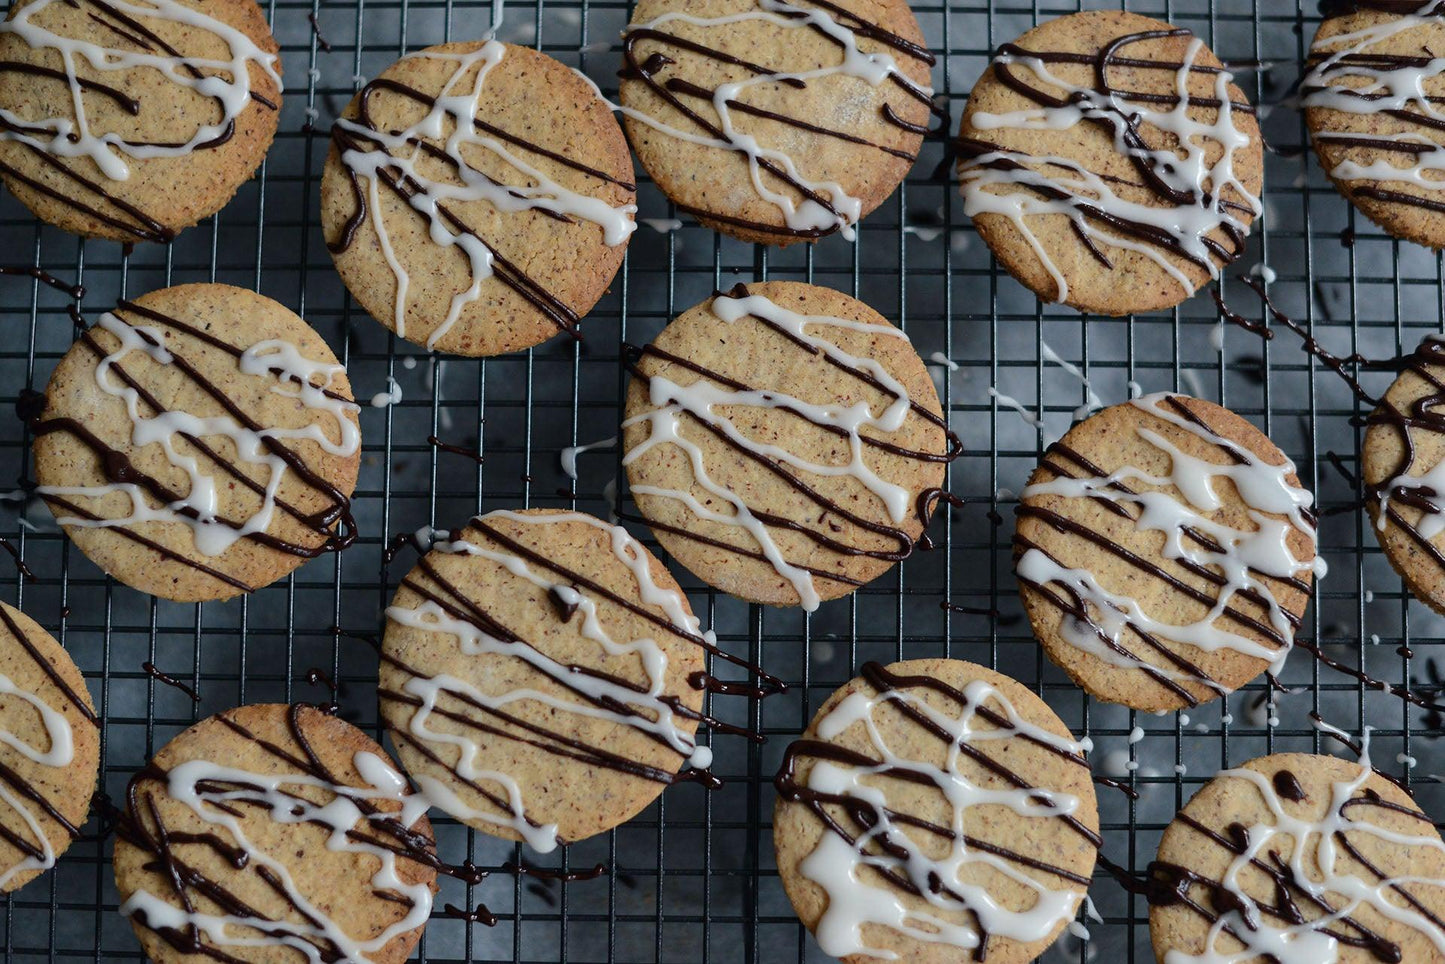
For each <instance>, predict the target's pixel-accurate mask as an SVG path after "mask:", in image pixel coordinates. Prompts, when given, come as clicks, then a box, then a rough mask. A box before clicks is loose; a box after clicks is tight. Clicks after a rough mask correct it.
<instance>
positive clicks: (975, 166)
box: [959, 35, 1263, 302]
mask: <svg viewBox="0 0 1445 964" xmlns="http://www.w3.org/2000/svg"><path fill="white" fill-rule="evenodd" d="M1137 36H1139V37H1140V39H1143V40H1147V39H1151V38H1149V37H1147V36H1146V35H1137ZM1135 42H1137V41H1135ZM1129 46H1130V45H1129V44H1123V45H1120V46H1119V47H1118V48H1117V49H1116V50H1115V51H1114V53H1116V54H1118V55H1119V56H1121V57H1129V56H1131V53H1130V51H1129V49H1128V48H1129ZM1015 49H1016V48H1015ZM1203 49H1204V43H1203V41H1201V40H1199V39H1198V38H1197V37H1192V38H1191V39H1190V41H1189V45H1188V50H1187V52H1186V53H1185V55H1184V56H1183V58H1182V63H1181V64H1180V65H1179V66H1178V67H1177V69H1175V71H1174V74H1175V78H1176V80H1175V84H1174V94H1175V96H1176V97H1177V101H1176V103H1174V104H1173V105H1172V106H1169V107H1168V109H1163V107H1161V106H1151V105H1150V103H1149V102H1147V101H1143V100H1137V99H1131V98H1130V97H1129V96H1128V92H1127V91H1117V90H1099V89H1097V88H1096V87H1094V86H1085V85H1079V84H1073V83H1069V82H1068V81H1065V80H1063V79H1061V78H1060V77H1059V76H1057V74H1056V73H1055V72H1054V71H1051V70H1050V69H1049V65H1048V64H1047V63H1046V61H1045V60H1043V59H1041V57H1040V56H1029V53H1028V52H1027V51H1018V52H1013V51H1010V50H1008V49H1005V50H1003V51H1001V52H1000V53H999V54H998V55H997V56H996V57H995V58H994V60H993V66H994V69H995V70H999V69H1003V68H1006V69H1008V70H1010V71H1019V70H1023V71H1026V72H1028V73H1029V74H1032V75H1033V78H1032V80H1031V81H1030V80H1023V82H1024V83H1028V84H1029V86H1033V87H1038V88H1040V89H1041V90H1043V91H1045V92H1047V93H1048V95H1049V96H1051V97H1052V96H1057V97H1059V98H1061V99H1062V100H1063V101H1064V102H1065V103H1064V104H1063V105H1061V106H1053V105H1039V106H1036V107H1029V108H1026V109H1023V110H1017V111H1011V112H1009V113H1005V114H994V113H988V112H983V111H980V112H977V113H974V114H972V115H970V116H969V124H970V125H971V126H972V128H973V130H974V131H977V132H987V131H995V130H1014V131H1029V130H1037V131H1049V132H1060V131H1067V130H1071V129H1073V128H1075V127H1079V126H1080V125H1083V132H1081V135H1080V136H1082V134H1083V133H1086V132H1087V131H1088V130H1089V129H1090V128H1092V127H1094V126H1095V124H1098V123H1102V124H1103V125H1104V126H1105V128H1106V129H1108V130H1109V131H1110V136H1111V137H1112V139H1113V142H1114V149H1115V150H1116V151H1118V152H1119V153H1120V154H1123V155H1127V156H1130V157H1133V158H1139V159H1142V160H1143V161H1144V162H1145V163H1147V164H1149V166H1150V168H1151V170H1152V171H1153V172H1154V174H1155V175H1157V176H1158V177H1159V178H1160V179H1161V180H1162V181H1163V182H1164V184H1165V186H1166V187H1167V188H1168V189H1169V190H1170V191H1172V192H1175V193H1176V194H1179V195H1181V196H1184V197H1187V198H1188V201H1187V202H1185V203H1173V202H1170V201H1169V200H1167V199H1166V198H1165V197H1164V196H1163V195H1157V196H1155V192H1153V191H1152V190H1151V189H1150V188H1149V187H1148V186H1147V185H1140V186H1139V190H1143V191H1145V192H1146V193H1149V194H1151V196H1155V203H1150V202H1146V201H1135V200H1129V199H1127V198H1126V197H1123V196H1121V195H1120V193H1119V191H1118V190H1116V188H1117V187H1119V186H1120V185H1119V184H1118V183H1117V182H1116V181H1114V180H1112V179H1110V178H1106V177H1102V176H1100V175H1099V174H1097V173H1095V172H1093V171H1090V170H1088V169H1087V168H1085V167H1084V166H1083V165H1082V164H1081V163H1080V162H1079V161H1078V160H1074V159H1070V158H1067V157H1056V156H1048V155H1033V154H1029V153H1026V152H1024V151H1020V150H1013V149H1008V148H1004V147H1002V146H1000V145H997V144H993V143H989V142H985V141H981V140H980V141H973V143H974V150H972V151H970V152H969V153H968V156H966V157H965V158H964V160H963V161H962V162H961V164H960V166H959V172H960V176H961V179H962V191H963V197H964V213H965V214H967V215H968V216H969V217H970V218H976V217H978V216H980V215H988V214H994V215H1000V216H1002V217H1006V218H1008V219H1009V220H1010V221H1011V222H1012V223H1013V225H1014V227H1015V228H1016V229H1017V230H1018V232H1019V233H1020V234H1021V235H1022V236H1023V238H1024V239H1025V241H1026V242H1027V243H1028V245H1029V247H1030V249H1031V250H1032V251H1033V253H1034V255H1035V257H1037V258H1038V259H1039V262H1040V263H1041V264H1042V265H1043V267H1044V269H1045V270H1046V271H1047V272H1048V274H1049V276H1050V277H1051V278H1052V279H1053V281H1054V284H1055V286H1056V289H1057V291H1056V294H1055V300H1056V301H1060V302H1062V301H1067V300H1068V298H1069V284H1068V281H1067V279H1066V278H1065V277H1064V272H1063V271H1062V270H1060V268H1059V267H1058V265H1056V264H1055V263H1054V261H1053V259H1052V258H1050V257H1049V255H1048V252H1047V251H1046V250H1045V249H1044V246H1043V244H1042V242H1041V241H1040V240H1039V236H1038V234H1037V233H1036V232H1035V229H1034V227H1033V226H1031V225H1030V223H1029V219H1030V218H1037V217H1040V216H1043V215H1051V214H1053V215H1063V216H1064V217H1066V218H1068V219H1069V220H1070V221H1071V222H1072V224H1073V228H1074V230H1075V231H1076V232H1077V233H1078V234H1079V235H1080V236H1082V237H1083V238H1086V239H1087V240H1088V242H1089V243H1090V244H1092V245H1093V246H1094V247H1096V248H1098V249H1099V250H1101V251H1102V250H1104V249H1107V248H1118V249H1120V250H1123V251H1132V252H1136V253H1138V254H1141V255H1143V256H1144V257H1146V258H1148V259H1149V260H1150V261H1152V262H1154V263H1155V264H1156V265H1158V266H1159V267H1160V268H1161V269H1163V270H1164V272H1165V273H1166V274H1168V275H1169V276H1170V277H1171V278H1173V279H1174V280H1175V281H1176V282H1177V283H1178V284H1179V286H1180V287H1181V288H1182V289H1183V290H1184V292H1185V294H1186V295H1190V294H1193V293H1194V290H1195V283H1194V281H1193V280H1192V279H1191V278H1190V277H1189V276H1188V275H1187V274H1185V272H1184V271H1182V270H1181V269H1180V268H1179V266H1178V265H1177V264H1176V263H1175V262H1174V260H1172V259H1171V257H1170V255H1169V254H1168V248H1169V247H1170V246H1172V247H1176V248H1177V250H1178V252H1179V253H1181V254H1183V255H1185V256H1187V257H1188V258H1189V259H1190V260H1191V261H1194V262H1196V263H1197V264H1198V265H1199V266H1200V267H1204V268H1206V269H1207V270H1208V272H1209V275H1210V277H1211V278H1217V277H1219V270H1220V265H1219V254H1218V253H1217V252H1216V251H1214V250H1212V249H1211V247H1210V245H1209V244H1208V243H1207V240H1206V239H1209V238H1211V237H1213V236H1215V235H1217V234H1219V233H1220V232H1221V231H1222V232H1224V233H1225V234H1226V235H1228V234H1235V235H1237V236H1238V237H1239V238H1241V239H1242V238H1243V237H1244V236H1246V235H1248V234H1249V221H1248V220H1247V219H1245V218H1243V217H1242V216H1241V212H1239V211H1237V210H1235V209H1234V208H1233V207H1232V206H1231V205H1232V204H1238V205H1242V206H1243V207H1245V208H1246V209H1247V210H1248V211H1249V212H1250V213H1251V215H1256V216H1257V215H1258V214H1259V213H1260V212H1261V211H1262V210H1263V209H1262V207H1261V205H1260V200H1259V198H1258V197H1256V196H1255V195H1254V194H1252V193H1251V192H1250V191H1249V190H1248V188H1247V187H1246V186H1245V184H1244V183H1243V181H1241V180H1240V177H1239V175H1238V174H1237V173H1236V171H1235V152H1236V151H1239V150H1243V149H1246V148H1248V147H1249V146H1250V143H1251V141H1252V140H1253V138H1252V136H1251V135H1250V134H1248V133H1246V132H1245V131H1242V130H1240V128H1239V127H1238V126H1237V124H1236V122H1235V115H1236V113H1238V110H1237V108H1236V106H1235V103H1234V101H1233V100H1232V99H1231V93H1230V83H1231V81H1232V79H1233V75H1231V74H1230V73H1229V72H1228V71H1223V70H1221V71H1219V72H1218V73H1215V74H1213V75H1212V79H1213V91H1212V97H1214V98H1215V99H1217V100H1218V101H1219V102H1220V107H1219V108H1218V109H1214V108H1212V107H1209V108H1206V107H1193V108H1191V106H1190V77H1191V75H1192V74H1193V73H1194V68H1195V61H1196V60H1197V59H1198V57H1199V54H1200V51H1201V50H1203ZM1136 56H1141V57H1142V56H1145V55H1143V54H1138V55H1136ZM1201 111H1203V112H1206V113H1212V114H1213V115H1214V118H1213V120H1212V121H1204V120H1200V119H1198V118H1197V117H1195V116H1193V115H1194V114H1198V113H1200V112H1201ZM1149 128H1153V129H1156V130H1157V131H1159V132H1162V134H1163V135H1165V137H1164V140H1165V141H1166V143H1167V144H1168V145H1170V146H1167V147H1161V148H1150V147H1141V146H1135V145H1134V144H1132V143H1131V142H1130V137H1131V136H1132V134H1134V133H1139V132H1144V131H1146V130H1147V129H1149ZM965 140H966V141H968V140H971V139H970V138H967V137H965ZM1211 149H1214V150H1220V154H1219V157H1218V158H1216V159H1215V160H1214V161H1212V162H1211V161H1210V160H1209V158H1208V154H1209V152H1210V151H1211ZM1000 189H1001V190H1000ZM1056 194H1062V195H1063V196H1062V197H1057V196H1053V195H1056ZM1090 210H1092V211H1095V212H1102V214H1103V215H1104V216H1106V217H1111V218H1118V219H1122V220H1124V221H1128V222H1131V223H1133V224H1135V225H1139V226H1142V228H1143V229H1145V230H1147V231H1149V232H1151V233H1155V234H1157V236H1159V237H1161V238H1165V239H1167V241H1168V246H1165V247H1160V246H1159V245H1157V244H1156V243H1152V242H1148V241H1144V240H1142V239H1139V238H1135V237H1132V236H1125V235H1124V234H1123V232H1122V231H1121V230H1120V229H1119V228H1118V227H1116V226H1113V225H1110V224H1108V223H1107V222H1105V221H1103V220H1101V219H1100V218H1098V217H1097V216H1091V215H1090V214H1089V213H1087V212H1088V211H1090Z"/></svg>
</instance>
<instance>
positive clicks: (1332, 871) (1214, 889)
mask: <svg viewBox="0 0 1445 964" xmlns="http://www.w3.org/2000/svg"><path fill="white" fill-rule="evenodd" d="M1363 762H1364V763H1365V765H1364V766H1361V765H1360V764H1358V763H1351V762H1348V761H1346V760H1341V759H1338V758H1336V757H1329V756H1315V755H1312V754H1308V753H1279V754H1276V755H1274V756H1266V757H1261V758H1259V759H1257V760H1250V761H1249V762H1248V763H1246V764H1244V766H1242V767H1240V768H1238V769H1234V770H1225V771H1223V772H1222V773H1220V774H1219V775H1218V776H1216V777H1215V778H1214V779H1213V780H1211V781H1209V783H1207V784H1205V785H1204V786H1203V787H1202V788H1201V789H1200V790H1199V792H1198V793H1196V794H1195V795H1194V797H1193V799H1191V800H1190V801H1189V802H1188V803H1187V804H1185V805H1184V809H1183V810H1180V811H1179V815H1178V816H1176V817H1175V818H1174V822H1173V823H1171V824H1170V825H1169V826H1168V827H1167V828H1166V829H1165V831H1164V836H1163V838H1162V839H1161V841H1160V843H1159V858H1158V860H1156V861H1154V863H1153V864H1151V865H1150V874H1151V878H1152V879H1151V881H1150V889H1151V896H1150V901H1149V933H1150V936H1151V937H1152V939H1153V943H1154V955H1155V959H1156V960H1158V961H1159V962H1160V964H1164V962H1165V961H1170V962H1174V961H1181V962H1182V961H1239V962H1241V964H1242V962H1245V961H1248V962H1251V964H1254V962H1263V961H1268V960H1281V961H1331V962H1334V964H1375V962H1379V961H1408V962H1410V964H1427V962H1433V964H1440V962H1441V961H1445V923H1442V920H1445V844H1442V843H1441V841H1440V834H1439V832H1438V831H1436V830H1435V828H1434V826H1433V825H1432V823H1431V821H1430V818H1429V816H1427V815H1426V814H1425V813H1423V812H1421V810H1420V808H1419V806H1418V805H1417V804H1416V803H1415V801H1414V800H1412V799H1411V798H1410V795H1409V794H1408V793H1406V792H1405V791H1404V790H1402V789H1401V788H1400V787H1399V786H1398V785H1396V784H1395V783H1394V782H1393V781H1391V780H1389V779H1387V778H1386V777H1385V776H1383V775H1381V774H1380V773H1379V772H1378V771H1374V770H1371V769H1370V768H1369V759H1368V757H1366V758H1365V760H1364V761H1363ZM1326 908H1328V910H1327V909H1326ZM1246 921H1248V923H1246Z"/></svg>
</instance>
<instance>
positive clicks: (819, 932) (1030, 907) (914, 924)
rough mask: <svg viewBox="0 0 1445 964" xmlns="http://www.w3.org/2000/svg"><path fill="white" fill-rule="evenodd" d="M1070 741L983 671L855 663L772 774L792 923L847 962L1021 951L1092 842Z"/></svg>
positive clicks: (1052, 924) (1076, 881) (1058, 917)
mask: <svg viewBox="0 0 1445 964" xmlns="http://www.w3.org/2000/svg"><path fill="white" fill-rule="evenodd" d="M1084 750H1085V744H1083V743H1081V742H1079V741H1077V740H1075V739H1074V738H1073V736H1072V734H1070V733H1069V731H1068V729H1067V728H1066V727H1065V726H1064V724H1063V723H1061V722H1060V721H1059V718H1058V717H1057V716H1055V715H1054V713H1053V711H1052V710H1050V709H1049V708H1048V707H1047V706H1046V705H1045V704H1044V702H1043V701H1042V700H1040V699H1039V698H1038V697H1037V696H1035V695H1034V694H1033V693H1031V692H1029V690H1027V689H1026V688H1025V687H1023V686H1022V685H1020V684H1019V683H1017V682H1016V681H1014V680H1012V679H1009V678H1008V677H1007V676H1004V675H1002V674H1000V673H996V672H994V671H992V670H989V669H985V668H984V667H982V666H976V665H974V664H973V663H965V662H963V661H962V660H956V659H915V660H909V661H907V662H902V663H894V664H892V665H891V666H886V667H885V666H880V665H879V664H877V663H867V664H865V665H864V666H863V672H862V675H861V676H859V677H858V678H857V679H855V680H853V681H851V682H849V683H846V684H844V685H843V686H842V687H841V688H840V689H838V690H837V691H836V692H835V693H834V694H833V695H832V696H830V697H828V700H827V702H825V703H824V704H823V706H822V707H821V708H820V709H819V710H818V713H817V715H816V716H814V717H813V722H812V723H811V724H809V726H808V729H807V730H806V731H805V732H804V733H803V736H802V738H801V739H799V740H798V741H797V742H795V743H793V744H792V746H790V747H789V748H788V751H787V753H786V754H785V756H784V758H783V765H782V768H781V769H780V770H779V771H778V775H777V777H776V779H775V780H774V783H775V784H776V785H777V789H778V803H777V806H776V809H775V810H774V811H773V846H774V847H775V848H776V850H777V858H778V873H779V876H780V877H781V878H782V881H783V887H784V889H785V890H786V891H787V894H788V898H789V899H790V900H792V902H793V908H794V909H795V910H796V911H797V912H798V917H799V918H801V920H802V921H803V923H804V925H806V926H807V928H808V929H809V930H810V931H812V932H813V934H814V935H815V936H816V937H817V938H818V943H819V945H820V946H821V947H822V948H823V951H824V952H825V953H827V954H830V955H832V956H834V957H838V958H841V959H842V960H843V961H845V962H847V964H864V962H866V961H873V960H877V959H878V958H880V957H888V958H895V959H897V960H904V961H911V962H917V964H964V962H967V961H978V960H985V959H986V960H989V961H993V962H996V964H1023V962H1026V961H1032V960H1034V958H1035V957H1037V956H1038V955H1039V954H1041V953H1043V951H1044V950H1045V948H1047V947H1048V946H1049V945H1050V944H1052V943H1053V941H1054V940H1055V938H1057V937H1058V936H1059V934H1060V933H1061V932H1062V931H1063V929H1064V927H1065V926H1066V925H1067V924H1068V923H1069V921H1070V920H1072V919H1073V917H1074V913H1075V912H1076V910H1077V909H1078V906H1079V903H1080V902H1081V901H1082V900H1083V897H1084V892H1085V891H1086V890H1087V889H1088V886H1089V875H1090V873H1091V872H1092V871H1093V867H1094V858H1095V855H1096V854H1097V852H1098V847H1099V842H1100V841H1099V813H1098V808H1097V805H1096V801H1095V799H1094V783H1093V779H1092V776H1091V774H1090V772H1089V764H1088V761H1087V760H1085V759H1084Z"/></svg>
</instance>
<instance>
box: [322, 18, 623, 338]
mask: <svg viewBox="0 0 1445 964" xmlns="http://www.w3.org/2000/svg"><path fill="white" fill-rule="evenodd" d="M635 194H636V189H635V187H634V186H633V184H632V158H631V157H630V156H629V154H628V153H627V141H626V139H625V138H624V137H623V136H622V129H621V128H620V127H619V126H618V125H617V121H616V119H615V118H614V117H613V116H612V112H611V110H610V109H609V108H608V106H607V103H606V102H605V101H604V100H602V98H601V97H600V96H599V95H598V94H597V93H596V90H595V89H594V88H593V87H592V86H591V83H590V82H589V81H588V80H587V79H586V78H584V77H583V76H582V75H581V74H578V73H577V72H576V71H574V70H572V69H571V68H569V67H567V66H565V65H563V64H561V63H558V62H557V61H555V60H553V59H552V58H551V57H548V56H546V55H545V54H541V53H538V52H537V51H535V50H532V49H530V48H527V47H515V46H512V45H511V44H504V43H501V42H500V41H496V40H487V41H485V42H481V43H454V44H444V45H442V46H439V47H428V48H426V49H425V50H420V51H417V52H416V53H413V54H408V55H407V56H405V57H403V58H402V59H401V60H398V61H397V62H396V63H394V64H392V65H391V66H390V67H388V68H387V69H386V70H384V71H382V73H381V75H380V76H379V77H377V78H376V79H375V80H373V81H372V82H371V83H369V84H367V85H366V86H365V87H363V88H362V89H361V91H360V92H359V93H358V94H357V95H356V97H354V98H353V99H352V101H351V104H350V105H349V106H348V107H347V108H346V110H345V111H344V112H343V113H342V116H341V118H340V119H339V120H338V121H337V122H336V125H335V126H334V127H333V128H332V131H331V152H330V154H329V155H328V156H327V158H326V169H325V173H324V175H323V177H322V181H321V224H322V227H323V228H324V230H325V235H326V241H327V246H328V247H329V248H330V250H331V256H332V259H333V260H334V261H335V262H336V270H337V271H339V272H340V273H341V279H342V280H343V281H345V282H346V287H347V288H348V289H349V290H350V291H351V293H352V295H353V296H354V297H355V298H356V300H357V301H358V302H360V303H361V305H362V307H364V308H365V309H366V310H367V311H369V312H370V313H371V315H372V317H374V318H375V319H376V320H377V321H379V322H381V323H382V324H383V325H386V326H387V327H388V328H390V329H391V330H392V331H395V332H396V333H397V334H398V335H400V336H401V337H403V338H405V339H407V340H408V341H411V342H413V343H415V344H418V345H424V346H425V347H427V348H430V349H434V350H436V351H444V352H452V353H454V354H458V355H499V354H501V353H503V352H508V351H516V350H518V349H521V348H529V347H531V346H532V345H536V344H539V343H541V342H543V341H546V340H547V339H548V338H551V337H552V336H553V335H555V334H557V333H558V332H567V333H568V334H571V335H573V336H576V335H577V334H578V323H579V321H580V319H581V317H582V316H583V315H585V314H586V313H587V312H588V311H589V310H590V309H591V308H592V306H593V305H595V304H596V303H597V299H599V298H601V297H602V294H603V293H604V292H605V291H606V290H607V286H608V284H610V283H611V281H612V276H613V275H614V274H616V273H617V269H618V267H619V266H620V265H621V264H622V255H623V252H624V251H625V250H626V248H627V240H628V238H629V237H630V236H631V234H632V231H633V229H634V228H635V227H636V224H635V220H634V215H635V213H636V210H637V206H636V204H634V203H633V199H634V195H635Z"/></svg>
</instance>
